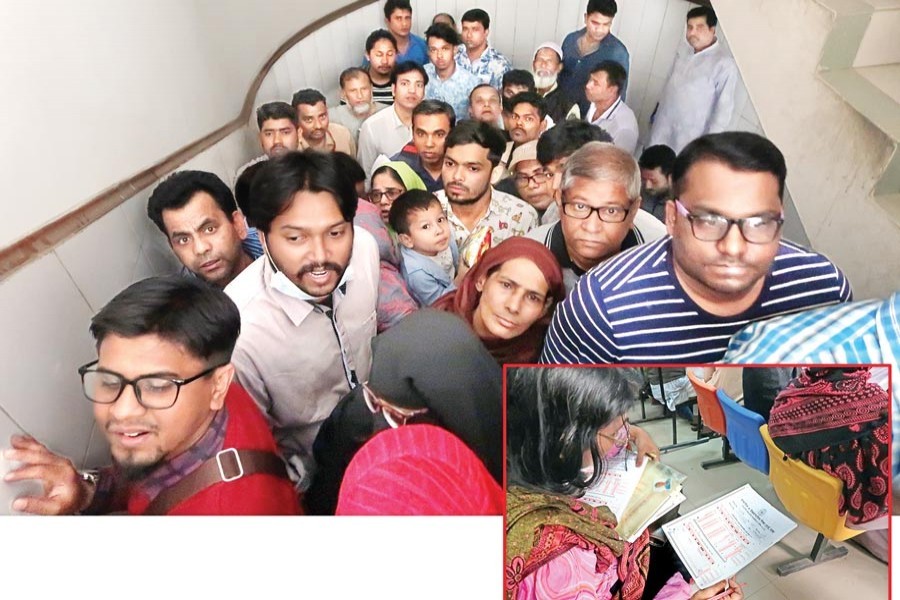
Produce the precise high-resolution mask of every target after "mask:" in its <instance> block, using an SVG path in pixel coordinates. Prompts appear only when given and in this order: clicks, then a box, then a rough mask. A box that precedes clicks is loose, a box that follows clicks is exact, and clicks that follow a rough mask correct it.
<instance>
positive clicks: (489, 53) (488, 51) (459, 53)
mask: <svg viewBox="0 0 900 600" xmlns="http://www.w3.org/2000/svg"><path fill="white" fill-rule="evenodd" d="M497 54H498V52H497V51H496V50H494V47H493V46H491V45H490V44H488V45H487V48H485V49H484V52H482V53H481V56H479V57H478V58H476V59H475V60H474V61H472V60H469V53H468V52H467V51H466V45H465V44H460V45H459V46H458V47H457V48H456V59H457V60H456V62H457V63H458V62H460V61H465V63H464V64H466V65H468V66H471V67H474V66H475V65H477V64H487V63H489V62H491V61H492V60H494V58H495V57H496V56H497Z"/></svg>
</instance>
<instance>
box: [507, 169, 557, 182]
mask: <svg viewBox="0 0 900 600" xmlns="http://www.w3.org/2000/svg"><path fill="white" fill-rule="evenodd" d="M513 179H515V180H516V183H518V184H519V185H528V184H529V183H531V182H534V185H543V184H545V183H547V182H548V181H550V180H551V179H553V173H548V172H547V171H538V172H537V173H535V174H534V175H527V174H525V173H516V174H515V175H513Z"/></svg>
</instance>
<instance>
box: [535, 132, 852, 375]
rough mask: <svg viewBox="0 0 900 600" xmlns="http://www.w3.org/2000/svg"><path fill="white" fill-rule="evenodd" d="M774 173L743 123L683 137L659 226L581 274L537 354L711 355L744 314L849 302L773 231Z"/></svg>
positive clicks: (823, 261) (775, 154)
mask: <svg viewBox="0 0 900 600" xmlns="http://www.w3.org/2000/svg"><path fill="white" fill-rule="evenodd" d="M567 169H568V165H567ZM786 176H787V168H786V166H785V162H784V156H783V155H782V154H781V152H780V151H779V150H778V148H776V147H775V145H774V144H772V142H770V141H769V140H767V139H765V138H763V137H761V136H759V135H756V134H754V133H748V132H738V131H733V132H725V133H718V134H710V135H706V136H703V137H701V138H698V139H696V140H694V141H693V142H691V143H690V144H688V146H687V147H686V148H685V149H684V151H683V152H682V153H681V154H680V155H679V156H678V158H677V160H676V161H675V167H674V170H673V177H672V180H673V184H674V191H675V193H674V197H675V199H674V200H671V201H669V202H668V203H667V205H666V229H667V230H668V233H669V235H668V236H666V237H663V238H660V239H659V240H657V241H655V242H651V243H649V244H643V245H640V246H636V247H635V248H632V249H630V250H627V251H625V252H622V253H621V254H618V255H616V256H614V257H613V258H610V259H608V260H607V261H605V262H603V263H600V265H598V266H597V267H595V268H594V269H592V270H590V271H589V272H588V273H586V274H585V275H584V276H582V278H581V279H580V280H579V282H578V284H577V286H576V287H575V289H574V290H573V291H572V293H571V294H569V297H568V298H567V299H566V300H565V302H563V303H562V304H561V305H560V306H559V308H558V309H557V310H556V314H555V315H554V316H553V322H552V324H551V326H550V330H549V332H548V334H547V339H546V342H545V345H544V352H543V355H542V357H541V360H542V362H548V363H599V362H605V363H608V362H643V363H684V362H692V363H705V362H715V361H717V360H720V359H721V358H722V356H723V355H724V354H725V351H726V349H727V347H728V341H729V339H730V338H731V336H732V335H733V334H735V333H737V331H738V330H740V329H741V328H742V327H743V326H744V325H746V324H748V323H751V322H755V321H762V320H765V319H768V318H771V317H775V316H778V315H782V314H787V313H794V312H798V311H802V310H807V309H810V308H816V307H819V306H826V305H830V304H836V303H839V302H847V301H849V300H850V299H851V298H852V293H851V291H850V283H849V282H848V281H847V279H846V278H845V277H844V275H843V273H841V272H840V270H838V268H837V267H835V266H834V265H833V264H832V263H831V262H830V261H829V260H828V259H827V258H826V257H824V256H822V255H821V254H817V253H816V252H813V251H811V250H807V249H806V248H802V247H800V246H798V245H796V244H793V243H791V242H788V241H785V240H782V239H781V226H782V224H783V222H784V213H783V212H782V198H783V194H784V180H785V177H786ZM565 179H566V173H563V180H564V181H565ZM564 201H565V199H564ZM596 210H599V209H596ZM590 218H593V215H591V216H590Z"/></svg>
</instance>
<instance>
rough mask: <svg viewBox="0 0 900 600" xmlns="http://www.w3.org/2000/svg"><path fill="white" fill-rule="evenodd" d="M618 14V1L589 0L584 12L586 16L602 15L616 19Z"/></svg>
mask: <svg viewBox="0 0 900 600" xmlns="http://www.w3.org/2000/svg"><path fill="white" fill-rule="evenodd" d="M617 12H619V6H618V5H617V4H616V0H588V4H587V10H585V11H584V13H585V14H586V15H590V14H593V13H600V14H601V15H603V16H605V17H615V16H616V13H617Z"/></svg>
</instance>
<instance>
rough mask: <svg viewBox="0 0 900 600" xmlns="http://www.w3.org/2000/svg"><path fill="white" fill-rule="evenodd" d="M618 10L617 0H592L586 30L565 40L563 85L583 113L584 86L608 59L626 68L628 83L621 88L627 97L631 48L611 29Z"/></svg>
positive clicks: (574, 32) (585, 110)
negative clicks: (611, 31)
mask: <svg viewBox="0 0 900 600" xmlns="http://www.w3.org/2000/svg"><path fill="white" fill-rule="evenodd" d="M616 12H618V6H617V5H616V0H589V2H588V5H587V12H585V13H584V25H585V27H584V28H583V29H579V30H578V31H573V32H572V33H570V34H569V35H567V36H566V39H565V40H563V44H562V50H563V71H562V73H560V76H559V85H560V86H561V87H562V88H563V90H564V91H565V92H566V94H568V96H569V97H570V98H571V99H573V100H575V101H576V102H577V103H578V105H579V106H580V107H581V114H585V113H586V112H587V106H588V101H587V98H585V95H584V86H585V84H587V80H588V78H589V77H590V74H591V71H592V70H593V68H594V67H596V66H597V65H598V64H599V63H600V62H602V61H604V60H614V61H616V62H617V63H619V64H620V65H622V66H623V67H624V68H625V84H624V85H623V86H622V89H621V90H620V95H621V96H622V99H623V100H624V99H625V90H626V88H627V87H628V62H629V60H628V50H627V49H626V48H625V44H623V43H622V42H621V41H619V38H617V37H616V36H614V35H613V34H611V33H610V32H609V30H610V27H612V22H613V18H614V17H615V16H616Z"/></svg>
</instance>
